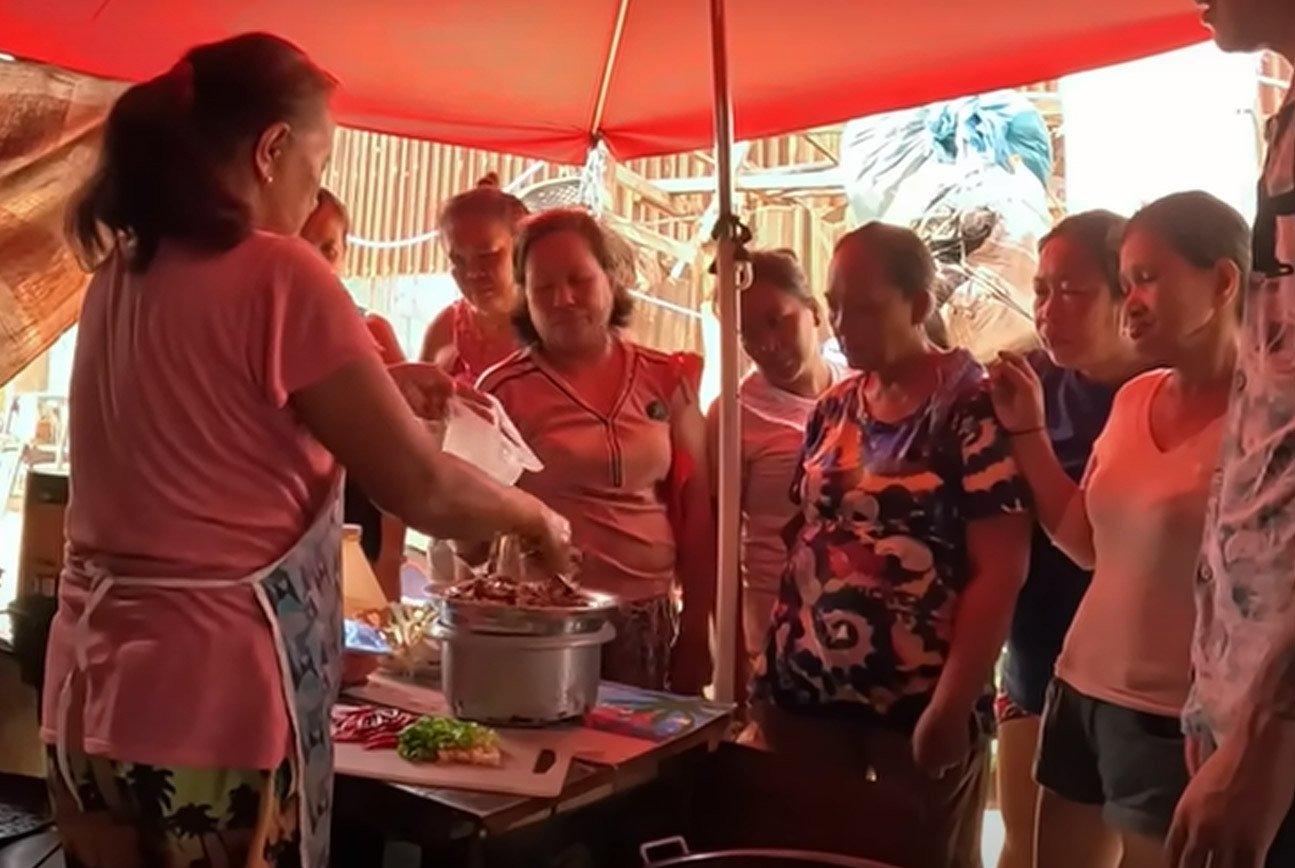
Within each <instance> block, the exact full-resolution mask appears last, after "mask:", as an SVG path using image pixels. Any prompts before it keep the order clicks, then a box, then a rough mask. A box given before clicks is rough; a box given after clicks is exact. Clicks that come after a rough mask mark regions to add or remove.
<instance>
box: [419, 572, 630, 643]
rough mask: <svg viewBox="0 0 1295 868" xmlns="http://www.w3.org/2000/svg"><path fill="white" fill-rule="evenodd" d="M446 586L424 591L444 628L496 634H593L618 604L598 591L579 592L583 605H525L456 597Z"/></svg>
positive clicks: (617, 599)
mask: <svg viewBox="0 0 1295 868" xmlns="http://www.w3.org/2000/svg"><path fill="white" fill-rule="evenodd" d="M447 590H448V589H447V588H444V587H441V586H435V585H434V586H431V587H429V588H428V593H429V594H430V595H431V597H432V599H433V600H434V601H435V603H436V606H437V607H438V609H439V610H440V615H439V618H438V620H439V621H440V623H441V624H443V625H444V626H446V627H450V628H453V629H455V630H467V631H469V632H472V633H486V634H491V635H496V636H565V635H571V634H575V633H597V632H598V631H599V630H601V629H602V627H603V625H604V624H606V623H607V619H608V617H609V616H610V615H611V613H612V612H614V611H615V610H616V609H617V608H618V607H619V606H620V600H619V598H617V597H615V596H613V595H611V594H604V593H600V592H598V591H583V590H582V591H581V593H582V594H584V595H585V598H586V599H587V601H588V602H587V603H586V604H585V605H583V606H554V607H545V608H529V607H525V606H508V605H504V604H503V603H494V602H478V601H475V600H456V599H454V598H452V597H449V596H447V595H446V591H447Z"/></svg>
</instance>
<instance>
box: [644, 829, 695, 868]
mask: <svg viewBox="0 0 1295 868" xmlns="http://www.w3.org/2000/svg"><path fill="white" fill-rule="evenodd" d="M661 850H665V851H666V852H664V853H662V852H659V851H661ZM689 852H691V851H690V850H689V849H688V842H687V841H685V840H684V839H683V836H682V835H675V836H673V837H670V838H659V839H657V840H655V841H648V842H646V843H643V844H640V845H639V858H641V859H642V860H643V865H644V866H646V868H650V866H652V865H654V864H656V862H657V861H659V860H661V859H678V858H679V857H681V856H687V855H688V854H689Z"/></svg>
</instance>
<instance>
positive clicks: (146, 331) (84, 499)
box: [42, 233, 375, 769]
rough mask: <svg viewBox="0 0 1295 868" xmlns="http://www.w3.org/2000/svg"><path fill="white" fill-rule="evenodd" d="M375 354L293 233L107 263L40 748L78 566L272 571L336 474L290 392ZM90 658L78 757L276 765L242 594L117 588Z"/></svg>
mask: <svg viewBox="0 0 1295 868" xmlns="http://www.w3.org/2000/svg"><path fill="white" fill-rule="evenodd" d="M374 352H375V349H374V342H373V340H372V338H370V337H369V334H368V331H367V330H366V329H365V326H364V322H363V320H362V318H361V316H360V314H359V312H358V311H357V310H356V307H355V304H354V303H353V302H352V301H351V299H350V297H349V296H348V295H347V293H346V291H345V289H343V287H342V286H341V284H340V283H339V282H338V280H337V278H336V277H335V276H334V275H333V274H332V272H331V271H330V270H329V269H328V266H327V265H326V264H325V263H324V260H323V259H322V258H321V257H320V256H319V255H318V254H317V253H316V252H315V250H314V249H313V248H311V247H310V246H309V245H308V244H306V243H305V242H303V241H300V240H298V239H293V238H285V237H281V236H275V235H268V234H261V233H258V234H256V235H253V236H252V237H251V238H249V239H248V240H247V241H245V242H243V243H242V244H240V245H239V246H238V247H236V248H234V249H233V250H231V251H229V252H228V253H224V254H219V255H215V256H211V255H206V256H200V255H198V254H195V253H192V252H189V251H187V250H184V249H180V248H177V247H174V246H168V245H163V247H162V249H161V251H160V252H159V255H158V257H157V259H156V260H155V261H154V263H153V264H152V265H151V266H150V267H149V269H148V270H147V271H145V272H144V273H142V274H133V273H131V272H129V271H128V270H126V269H125V268H124V267H123V266H122V264H121V263H120V261H118V260H113V261H111V262H109V263H108V264H106V265H105V266H104V267H102V268H101V269H100V270H99V271H98V273H96V274H95V276H94V278H93V280H91V282H90V287H89V289H88V290H87V292H86V297H85V303H84V305H83V307H82V311H81V321H80V328H79V333H78V336H77V347H76V358H75V361H74V364H73V369H72V385H71V394H70V417H71V425H70V433H71V441H70V456H71V485H72V488H71V500H70V503H69V505H68V512H67V542H68V558H67V563H68V566H67V567H66V569H65V571H64V576H63V581H62V585H61V590H60V595H59V612H58V615H57V617H56V618H55V620H54V624H53V627H52V630H51V634H50V644H49V657H48V662H47V664H46V688H45V697H44V710H43V723H44V728H43V732H42V735H43V737H44V738H45V740H46V741H53V740H54V738H55V736H56V727H57V726H58V719H57V716H56V712H57V698H58V692H59V687H60V685H61V683H62V681H63V678H64V675H65V674H66V673H67V672H68V670H69V668H70V667H71V666H72V662H73V659H72V641H73V625H74V624H75V622H76V619H77V618H78V617H79V616H80V614H81V611H82V609H83V607H84V603H85V598H86V587H87V583H86V580H85V577H84V573H83V572H82V571H83V568H84V564H85V562H86V560H87V559H90V558H93V559H94V561H95V562H96V563H97V564H101V565H102V566H104V567H106V568H107V569H109V570H110V571H111V572H113V573H114V574H116V575H121V576H145V577H168V578H209V579H234V578H239V577H242V576H245V575H248V574H250V573H253V572H255V571H256V570H258V569H260V568H261V567H263V566H266V565H268V564H270V563H272V562H274V561H276V560H277V559H278V558H279V557H280V556H282V555H283V554H285V553H286V552H287V551H288V550H289V549H290V548H291V547H292V546H293V544H294V543H295V542H296V540H297V539H298V538H299V537H300V536H301V534H302V533H303V532H304V531H305V530H306V528H307V527H308V526H309V524H310V522H311V521H312V520H313V518H314V517H315V516H316V515H317V514H318V513H319V511H320V510H321V509H322V508H323V507H324V506H325V504H326V502H327V499H328V498H329V496H330V494H331V492H332V489H333V486H334V484H335V480H336V475H337V474H336V470H337V465H336V462H335V461H334V459H333V457H332V455H331V454H330V453H329V452H328V451H327V450H326V449H325V448H324V447H323V446H322V445H321V444H320V443H319V442H318V441H316V440H315V439H314V438H313V437H312V436H311V435H310V433H309V432H308V431H307V430H306V429H305V427H304V426H303V425H302V424H301V422H300V421H299V420H298V419H297V417H296V414H295V413H294V412H293V409H292V407H291V406H290V405H289V403H288V401H289V397H290V396H291V395H292V394H293V393H294V392H296V391H298V390H300V389H302V388H304V387H307V386H310V385H312V384H314V383H317V382H318V381H320V380H321V379H323V378H325V377H327V376H328V375H330V374H332V373H333V372H335V371H336V370H337V369H338V368H339V367H341V366H343V365H344V364H346V363H348V362H350V361H353V360H355V359H358V358H360V357H362V356H363V355H364V354H371V353H374ZM88 651H89V667H88V671H87V673H86V679H85V684H86V694H85V715H84V722H85V728H84V733H83V744H84V748H85V750H86V752H88V753H90V754H94V755H101V756H109V757H112V758H115V759H121V760H127V761H134V762H142V763H149V764H154V765H164V766H203V767H211V766H217V767H226V768H261V769H264V768H273V767H275V766H276V765H277V764H278V763H279V762H280V761H281V760H282V759H283V757H284V756H285V750H286V748H287V745H288V734H289V728H288V719H287V715H286V712H285V711H284V709H283V707H282V702H281V700H280V687H279V675H278V664H277V660H276V656H275V652H274V647H273V644H272V642H271V639H270V633H269V630H268V628H267V625H266V623H265V620H264V617H263V615H262V614H261V612H260V610H259V608H258V607H257V604H256V602H255V599H254V597H253V595H252V592H251V590H250V589H247V588H233V589H216V590H211V589H206V590H195V591H194V592H192V593H187V592H180V591H175V590H163V589H158V588H146V587H130V588H127V587H118V588H115V589H114V590H113V591H112V592H111V593H110V594H109V595H108V596H107V597H106V598H105V599H104V600H103V601H102V602H101V603H100V604H99V605H98V607H97V608H96V609H95V610H94V612H93V615H92V617H91V618H90V623H89V627H88ZM74 719H76V718H75V717H74ZM70 736H71V738H72V741H71V744H72V745H73V746H75V745H76V743H77V742H76V740H75V737H76V736H75V733H71V734H70Z"/></svg>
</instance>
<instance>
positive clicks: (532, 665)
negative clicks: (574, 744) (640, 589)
mask: <svg viewBox="0 0 1295 868" xmlns="http://www.w3.org/2000/svg"><path fill="white" fill-rule="evenodd" d="M615 635H616V630H615V628H614V627H612V625H610V624H603V626H602V627H601V629H599V630H598V631H597V632H594V633H565V634H560V635H556V636H528V635H521V636H516V635H513V636H506V635H499V634H492V633H480V632H477V631H475V630H468V629H464V628H462V627H454V626H450V625H447V624H444V623H437V624H436V625H435V626H433V628H432V636H433V637H434V638H436V639H438V640H440V642H441V691H442V692H443V693H444V694H445V701H446V702H447V703H449V706H450V710H451V712H452V713H453V714H454V716H455V717H457V718H460V719H463V720H473V721H476V722H478V723H484V724H489V725H492V726H542V725H545V724H550V723H559V722H561V721H564V720H570V719H572V718H578V717H582V716H584V715H585V713H587V712H588V711H589V710H590V709H591V708H593V706H594V703H595V702H597V700H598V683H599V680H600V676H601V671H602V646H603V645H605V644H606V643H608V642H610V641H611V640H612V637H614V636H615Z"/></svg>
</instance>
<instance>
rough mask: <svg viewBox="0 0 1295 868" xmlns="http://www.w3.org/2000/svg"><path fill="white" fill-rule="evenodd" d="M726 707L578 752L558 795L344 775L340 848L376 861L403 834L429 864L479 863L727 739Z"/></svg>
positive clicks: (339, 792)
mask: <svg viewBox="0 0 1295 868" xmlns="http://www.w3.org/2000/svg"><path fill="white" fill-rule="evenodd" d="M730 723H731V719H730V714H728V713H727V712H725V713H724V714H722V715H721V716H718V717H716V718H714V719H712V720H709V721H707V722H705V723H704V724H702V725H699V726H697V727H696V728H694V729H692V730H691V731H688V732H687V733H685V734H682V735H680V736H677V737H674V738H671V739H669V740H667V741H664V742H662V743H659V744H653V745H651V746H650V747H648V748H647V749H646V750H645V751H644V752H643V753H642V754H640V755H638V756H635V757H632V758H629V759H626V760H624V761H622V762H618V763H615V764H604V763H594V762H589V761H586V760H581V759H577V760H575V761H573V762H572V765H571V770H570V771H569V773H568V775H567V780H566V785H565V787H564V788H563V791H562V793H561V795H559V796H558V797H556V798H553V799H539V798H528V797H519V796H507V795H495V794H490V793H478V792H469V791H465V790H450V789H427V788H419V787H408V786H403V785H394V784H389V783H386V782H381V781H372V780H362V779H358V778H350V777H344V776H339V777H338V779H337V784H336V805H335V816H336V819H337V822H338V834H337V835H335V836H334V849H335V850H337V851H338V852H339V854H341V855H342V856H343V857H344V859H343V860H341V861H340V864H348V863H347V862H346V861H344V860H345V859H350V860H354V861H355V863H356V864H362V863H361V861H360V860H361V859H369V860H372V859H373V857H374V854H375V851H376V848H377V847H379V846H381V840H382V839H384V838H385V839H387V840H393V841H404V842H409V843H411V844H414V845H417V846H418V847H420V848H421V849H422V851H423V859H424V864H427V865H431V864H437V865H442V866H444V865H479V864H482V863H483V862H484V861H485V855H484V854H485V851H486V850H487V849H488V847H487V845H488V844H489V842H490V841H491V840H492V839H499V838H503V837H505V836H508V835H511V834H513V833H518V832H522V831H523V830H535V829H537V828H539V827H542V826H544V825H545V824H547V823H550V822H551V821H553V820H555V819H556V818H559V817H574V816H575V815H576V814H577V813H578V812H581V811H585V810H586V809H592V808H595V807H597V806H599V805H604V804H606V803H608V802H609V801H611V800H613V799H614V798H616V797H618V796H620V795H622V794H626V793H630V792H632V791H635V790H638V789H640V788H643V787H646V786H647V785H649V784H651V783H653V782H655V781H659V780H661V779H662V778H663V776H666V775H668V774H669V773H670V771H671V769H679V768H681V767H683V766H686V765H687V764H688V763H689V761H690V758H691V757H695V756H700V755H704V754H705V753H706V752H708V751H710V750H712V749H713V748H714V747H715V746H716V745H717V744H718V743H719V742H720V740H721V739H723V737H724V735H725V734H726V732H727V730H728V728H729V726H730Z"/></svg>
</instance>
